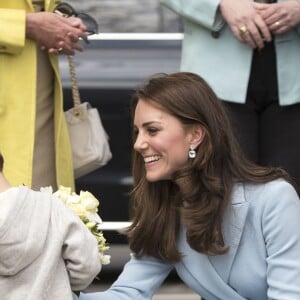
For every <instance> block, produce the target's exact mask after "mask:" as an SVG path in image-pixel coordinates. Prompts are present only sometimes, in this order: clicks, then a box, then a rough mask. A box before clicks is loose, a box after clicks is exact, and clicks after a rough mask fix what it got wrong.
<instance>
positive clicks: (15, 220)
mask: <svg viewBox="0 0 300 300" xmlns="http://www.w3.org/2000/svg"><path fill="white" fill-rule="evenodd" d="M2 169H3V157H2V155H1V154H0V299H1V300H25V299H28V300H42V299H51V300H69V299H72V290H73V291H79V290H82V289H84V288H86V287H87V286H88V285H89V284H90V283H91V282H92V280H93V279H94V277H95V276H96V275H97V274H98V273H99V272H100V269H101V264H100V260H99V255H98V248H97V241H96V239H95V238H94V237H93V235H92V234H91V233H90V232H89V230H88V229H87V228H86V227H85V225H84V224H83V223H82V221H81V220H80V219H79V218H78V217H77V216H76V215H75V214H74V213H73V212H72V211H71V210H69V209H68V208H67V207H65V205H64V204H63V203H62V202H61V201H60V200H58V199H56V198H54V197H53V196H51V195H50V194H47V193H42V192H35V191H33V190H31V189H29V188H27V187H25V186H20V187H12V186H11V185H10V184H9V182H8V181H7V180H6V179H5V177H4V175H3V173H2Z"/></svg>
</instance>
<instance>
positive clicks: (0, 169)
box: [0, 153, 3, 172]
mask: <svg viewBox="0 0 300 300" xmlns="http://www.w3.org/2000/svg"><path fill="white" fill-rule="evenodd" d="M2 169H3V156H2V154H1V153H0V172H2Z"/></svg>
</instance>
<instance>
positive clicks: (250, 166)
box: [126, 72, 290, 262]
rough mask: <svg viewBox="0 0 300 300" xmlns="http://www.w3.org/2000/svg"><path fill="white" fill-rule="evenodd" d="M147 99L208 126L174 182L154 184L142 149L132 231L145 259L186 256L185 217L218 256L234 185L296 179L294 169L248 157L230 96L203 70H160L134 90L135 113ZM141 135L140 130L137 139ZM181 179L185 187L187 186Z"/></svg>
mask: <svg viewBox="0 0 300 300" xmlns="http://www.w3.org/2000/svg"><path fill="white" fill-rule="evenodd" d="M140 99H142V101H151V103H154V104H156V105H159V106H160V107H161V108H162V109H163V110H165V111H166V112H168V113H169V114H171V115H173V116H174V117H176V118H177V119H178V120H180V122H182V124H186V125H188V124H200V125H201V126H202V128H203V130H204V132H205V137H204V139H203V141H202V143H201V145H200V146H199V147H198V149H197V155H196V158H195V159H193V160H190V164H189V165H188V166H187V167H186V168H185V169H182V170H178V172H177V173H176V174H175V175H174V178H173V179H174V180H169V181H167V180H166V181H158V182H148V181H147V180H146V177H145V167H144V161H143V158H142V156H141V155H140V154H139V153H138V152H136V151H134V153H133V163H132V173H133V179H134V187H133V190H132V193H131V200H132V203H131V204H132V206H131V208H132V211H131V213H132V215H131V217H132V221H133V222H132V225H131V226H130V227H129V228H128V230H127V231H126V234H127V236H128V240H129V245H130V248H131V250H132V251H133V252H134V253H135V254H136V255H137V256H138V257H141V256H143V255H152V256H154V257H157V258H160V259H164V260H167V261H169V262H175V261H179V260H180V259H181V253H180V252H179V251H178V250H177V247H176V241H177V238H178V232H179V226H180V223H182V224H183V225H184V226H185V227H186V230H187V241H188V243H189V245H190V246H191V248H193V249H194V250H196V251H198V252H201V253H206V254H210V255H218V254H224V253H226V252H227V251H228V247H227V246H226V245H225V244H224V239H223V234H222V220H223V216H224V212H225V210H226V208H227V207H228V206H229V204H230V202H231V198H230V196H231V192H232V188H233V186H234V184H235V183H237V182H240V183H246V182H249V183H257V184H259V183H266V182H268V181H271V180H274V179H277V178H284V179H286V180H288V181H290V180H289V177H288V175H287V174H286V172H285V171H284V170H282V169H280V168H266V167H261V166H258V165H256V164H254V163H252V162H250V161H249V160H247V159H246V158H245V156H244V154H243V153H242V151H241V150H240V147H239V146H238V144H237V142H236V139H235V137H234V135H233V133H232V130H231V127H230V124H229V120H228V118H227V114H226V112H225V109H224V107H223V105H222V102H221V101H220V100H219V99H218V98H217V96H216V95H215V93H214V92H213V90H212V89H211V88H210V87H209V85H208V84H207V83H206V82H205V81H204V80H203V79H202V78H201V77H199V76H198V75H195V74H192V73H187V72H179V73H173V74H169V75H168V74H157V75H155V76H153V77H152V78H150V79H149V81H147V82H146V83H145V84H144V86H142V87H141V88H139V89H137V90H136V92H135V93H134V96H133V100H132V117H133V118H134V112H135V107H136V105H137V103H138V101H139V100H140ZM135 138H136V136H135V133H133V142H134V141H135ZM180 181H182V182H184V187H185V188H184V189H182V188H181V189H179V187H178V182H180ZM180 186H182V185H180ZM183 199H184V201H185V202H186V203H187V205H183Z"/></svg>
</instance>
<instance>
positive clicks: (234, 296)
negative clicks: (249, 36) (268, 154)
mask: <svg viewBox="0 0 300 300" xmlns="http://www.w3.org/2000/svg"><path fill="white" fill-rule="evenodd" d="M132 116H133V123H134V132H133V141H134V154H133V165H132V173H133V179H134V186H133V190H132V193H131V196H132V201H133V202H132V203H133V206H132V208H133V210H132V224H131V225H130V226H129V227H128V228H127V229H126V230H125V232H126V233H127V236H128V238H129V245H130V248H131V251H132V252H133V255H132V257H131V260H130V261H129V262H128V263H127V264H126V265H125V268H124V270H123V272H122V274H121V275H120V276H119V278H118V279H117V281H116V282H115V283H114V284H113V285H112V287H111V288H110V289H109V290H107V291H106V292H100V293H94V294H93V293H91V294H81V295H80V300H104V299H105V300H106V299H114V300H121V299H122V300H132V299H135V300H137V299H139V300H150V299H152V296H153V294H154V293H155V292H156V290H157V289H158V288H159V286H160V285H161V284H162V283H163V281H164V280H165V278H166V277H167V275H168V274H169V273H170V271H171V270H172V269H173V268H175V269H176V271H177V273H178V275H179V276H180V278H181V279H182V280H183V281H184V282H185V283H186V284H187V285H188V286H189V287H191V288H192V289H193V290H194V291H195V292H196V293H197V294H199V295H201V297H203V298H205V299H210V300H217V299H231V300H245V299H250V300H254V299H263V300H266V299H270V298H272V299H281V298H282V295H285V297H287V298H288V299H299V298H300V276H293V274H298V273H299V274H300V265H299V264H297V263H295V258H297V257H299V253H300V252H299V251H300V232H299V230H298V228H299V226H300V218H299V216H300V201H299V198H298V196H297V193H296V191H295V189H294V188H293V186H292V185H291V184H290V183H289V181H290V180H289V176H288V175H287V174H286V173H285V172H284V171H283V170H282V169H280V168H266V167H261V166H258V165H256V164H254V163H252V162H250V161H248V160H247V159H246V158H245V156H244V154H243V153H242V151H241V150H240V148H239V146H238V144H237V142H236V140H235V138H234V135H233V133H232V130H231V128H230V125H229V121H228V118H227V115H226V112H225V110H224V108H223V104H222V102H221V101H219V100H218V98H217V96H216V95H215V93H214V91H213V90H212V89H211V88H210V87H209V85H208V84H207V83H206V82H205V81H204V80H203V79H202V78H201V77H199V76H198V75H195V74H192V73H184V72H180V73H173V74H158V75H155V76H153V77H152V78H150V79H149V80H148V81H147V82H146V83H145V84H144V85H143V86H142V87H141V88H139V89H138V90H137V91H136V92H135V94H134V98H133V102H132ZM282 249H284V251H283V250H282ZM245 266H246V268H247V272H246V273H245V272H244V270H245ZM283 274H284V276H283ZM249 282H251V288H249Z"/></svg>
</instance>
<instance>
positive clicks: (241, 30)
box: [239, 25, 248, 34]
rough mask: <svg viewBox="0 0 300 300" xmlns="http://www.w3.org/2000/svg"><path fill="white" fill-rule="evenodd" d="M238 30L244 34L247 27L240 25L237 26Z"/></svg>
mask: <svg viewBox="0 0 300 300" xmlns="http://www.w3.org/2000/svg"><path fill="white" fill-rule="evenodd" d="M239 30H240V33H241V34H245V33H247V32H248V29H247V27H246V26H245V25H244V26H241V27H240V28H239Z"/></svg>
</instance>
